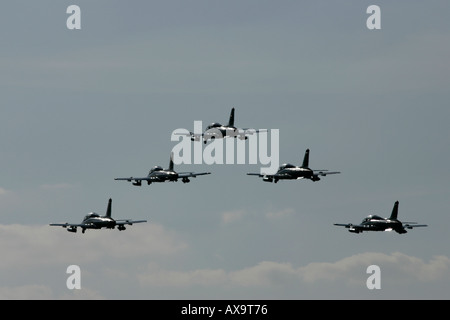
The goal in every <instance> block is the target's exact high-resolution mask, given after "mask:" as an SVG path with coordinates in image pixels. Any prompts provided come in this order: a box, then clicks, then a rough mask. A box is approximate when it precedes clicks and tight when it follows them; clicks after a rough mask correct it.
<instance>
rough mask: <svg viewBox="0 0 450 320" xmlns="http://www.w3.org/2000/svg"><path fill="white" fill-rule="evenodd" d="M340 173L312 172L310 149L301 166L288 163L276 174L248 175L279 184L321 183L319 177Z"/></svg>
mask: <svg viewBox="0 0 450 320" xmlns="http://www.w3.org/2000/svg"><path fill="white" fill-rule="evenodd" d="M337 173H340V172H338V171H332V172H331V171H328V170H312V169H310V168H309V149H307V150H306V152H305V157H304V158H303V164H302V165H301V166H294V165H293V164H290V163H286V164H283V165H281V167H280V168H279V169H278V171H277V172H276V173H275V174H261V173H247V174H248V175H249V176H258V177H260V178H263V181H266V182H274V183H277V182H278V180H299V179H310V180H311V181H319V180H320V178H319V176H326V175H329V174H337Z"/></svg>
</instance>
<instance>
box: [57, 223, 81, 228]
mask: <svg viewBox="0 0 450 320" xmlns="http://www.w3.org/2000/svg"><path fill="white" fill-rule="evenodd" d="M49 225H50V226H52V227H64V228H67V227H83V226H85V224H80V223H50V224H49Z"/></svg>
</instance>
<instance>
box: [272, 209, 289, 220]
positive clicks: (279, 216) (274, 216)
mask: <svg viewBox="0 0 450 320" xmlns="http://www.w3.org/2000/svg"><path fill="white" fill-rule="evenodd" d="M293 214H294V209H292V208H288V209H284V210H280V211H276V212H268V213H266V217H267V218H268V219H282V218H287V217H290V216H292V215H293Z"/></svg>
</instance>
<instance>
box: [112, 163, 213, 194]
mask: <svg viewBox="0 0 450 320" xmlns="http://www.w3.org/2000/svg"><path fill="white" fill-rule="evenodd" d="M173 166H174V165H173V155H171V156H170V162H169V168H168V169H163V168H162V167H160V166H154V167H153V168H152V169H151V170H150V172H149V174H148V175H147V176H146V177H140V178H139V177H129V178H115V179H114V180H126V181H128V182H131V181H134V182H133V185H134V186H141V185H142V181H147V184H148V185H150V184H151V183H152V182H166V181H173V182H175V181H178V179H181V181H183V183H188V182H190V180H189V178H195V177H197V176H202V175H206V174H211V172H200V173H196V172H176V171H175V170H174V169H173Z"/></svg>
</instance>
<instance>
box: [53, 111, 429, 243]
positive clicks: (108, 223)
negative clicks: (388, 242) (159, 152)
mask: <svg viewBox="0 0 450 320" xmlns="http://www.w3.org/2000/svg"><path fill="white" fill-rule="evenodd" d="M234 112H235V109H234V108H232V109H231V114H230V119H229V121H228V124H227V125H221V124H220V123H212V124H211V125H209V126H208V127H207V128H206V130H205V131H204V132H203V133H201V134H198V133H193V132H190V133H189V136H190V137H191V140H192V141H199V140H200V138H203V140H204V143H206V142H207V141H208V140H209V139H214V138H225V137H234V138H237V137H239V138H240V139H247V136H246V134H248V132H246V130H248V128H247V129H241V128H236V127H235V126H234ZM257 132H260V131H259V130H253V129H252V131H251V134H252V133H257ZM309 152H310V150H309V149H307V150H306V151H305V155H304V158H303V163H302V165H301V166H295V165H292V164H289V163H287V164H283V165H281V166H280V167H279V169H278V171H277V172H276V173H275V174H260V173H247V175H251V176H258V177H260V178H262V179H263V181H265V182H274V183H277V182H278V181H279V180H300V179H309V180H311V181H319V180H321V179H320V177H324V176H327V175H330V174H339V173H340V172H339V171H329V170H312V169H310V168H309ZM208 174H211V173H210V172H200V173H196V172H176V171H175V170H174V163H173V154H171V156H170V162H169V168H168V169H163V168H162V167H161V166H155V167H153V168H152V169H151V170H150V172H149V174H148V175H147V176H146V177H127V178H115V179H114V180H126V181H128V182H132V184H133V185H135V186H141V185H142V181H146V182H147V184H148V185H150V184H151V183H154V182H166V181H172V182H175V181H178V179H181V180H182V182H183V183H188V182H190V180H189V178H195V177H197V176H201V175H208ZM111 204H112V200H111V199H109V202H108V207H107V210H106V215H105V216H100V215H98V214H97V213H94V212H91V213H90V214H88V215H86V216H85V218H84V219H83V221H82V222H81V223H79V224H73V223H51V224H50V226H61V227H63V228H66V229H67V231H69V232H77V228H81V229H82V232H83V233H84V232H85V231H86V229H101V228H107V229H114V228H115V227H116V226H117V228H118V230H120V231H122V230H125V229H126V228H125V225H133V224H134V223H142V222H147V220H130V219H122V220H114V219H113V218H112V217H111ZM398 205H399V202H398V201H397V202H395V204H394V208H393V209H392V213H391V216H390V217H389V218H382V217H380V216H377V215H369V216H368V217H366V218H365V219H364V220H363V221H362V222H361V223H360V224H352V223H347V224H342V223H335V224H334V225H336V226H344V227H346V228H347V229H349V231H350V232H353V233H361V232H363V231H391V230H394V231H396V232H397V233H399V234H403V233H406V232H407V231H406V229H413V228H416V227H427V225H424V224H418V223H416V222H401V221H399V220H398V219H397V215H398Z"/></svg>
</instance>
